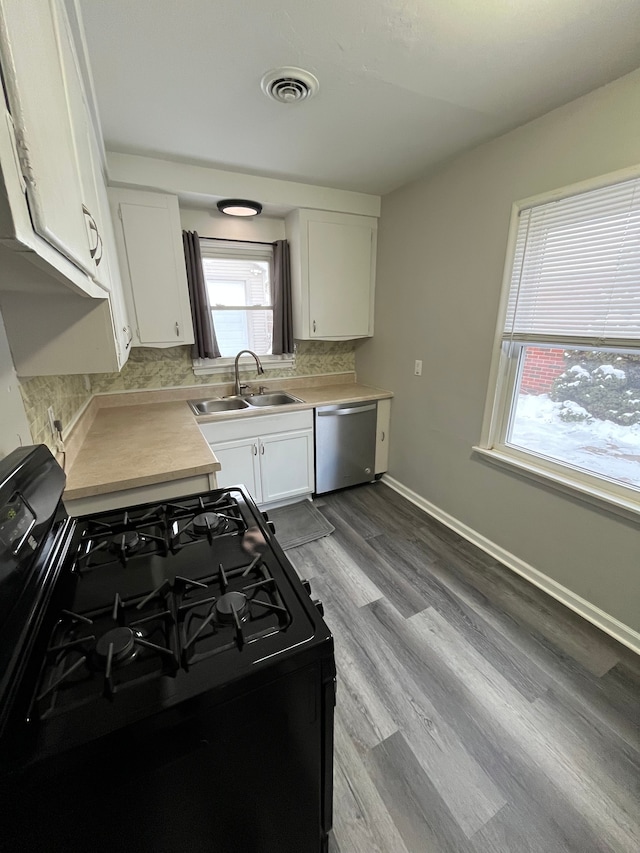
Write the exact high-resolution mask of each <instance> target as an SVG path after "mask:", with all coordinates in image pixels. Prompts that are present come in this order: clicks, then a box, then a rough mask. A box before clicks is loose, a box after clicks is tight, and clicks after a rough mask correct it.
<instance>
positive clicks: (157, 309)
mask: <svg viewBox="0 0 640 853" xmlns="http://www.w3.org/2000/svg"><path fill="white" fill-rule="evenodd" d="M109 199H110V202H111V213H112V219H113V223H114V227H115V230H116V246H117V248H118V255H119V258H120V269H121V271H122V279H123V285H124V292H125V297H126V298H127V305H128V309H129V317H130V319H131V321H132V327H133V344H134V346H150V347H171V346H178V345H180V344H192V343H193V325H192V322H191V305H190V302H189V289H188V286H187V272H186V266H185V260H184V250H183V247H182V229H181V225H180V211H179V208H178V199H177V198H176V197H175V196H171V195H164V194H162V193H150V192H141V191H138V190H127V189H115V188H110V189H109Z"/></svg>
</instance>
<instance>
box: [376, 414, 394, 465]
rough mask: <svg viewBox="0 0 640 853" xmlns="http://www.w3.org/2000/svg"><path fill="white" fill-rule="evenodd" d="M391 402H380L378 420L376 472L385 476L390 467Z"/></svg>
mask: <svg viewBox="0 0 640 853" xmlns="http://www.w3.org/2000/svg"><path fill="white" fill-rule="evenodd" d="M390 423H391V400H378V416H377V419H376V462H375V469H374V472H375V473H376V474H383V473H384V472H385V471H386V470H387V469H388V467H389V425H390Z"/></svg>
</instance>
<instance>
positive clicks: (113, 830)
mask: <svg viewBox="0 0 640 853" xmlns="http://www.w3.org/2000/svg"><path fill="white" fill-rule="evenodd" d="M322 663H323V662H322V661H321V660H317V661H316V662H314V663H312V664H309V665H307V666H305V667H304V668H302V669H299V670H296V671H293V672H288V673H281V674H280V675H279V676H278V675H277V674H276V673H275V672H272V673H271V678H270V680H269V681H267V682H266V683H261V684H257V685H256V686H255V687H254V688H253V689H245V690H243V691H242V692H238V689H237V688H234V692H235V694H236V695H235V696H234V697H233V698H229V699H228V700H227V701H220V695H219V693H218V692H217V691H210V692H209V693H206V694H203V695H200V696H197V697H196V698H195V699H193V700H189V701H188V702H185V703H184V704H183V705H180V706H178V707H176V708H173V709H171V710H170V711H166V712H163V713H161V714H158V715H156V716H155V717H152V718H149V719H148V720H144V721H141V722H139V723H136V724H135V725H134V726H131V727H130V728H128V729H125V730H120V731H118V732H115V733H113V734H112V735H109V736H107V737H105V738H103V739H102V740H100V741H97V742H94V743H92V744H86V745H84V746H83V747H79V748H78V749H76V750H75V751H74V753H73V754H69V753H68V754H66V755H65V756H59V757H58V758H57V760H56V761H53V760H52V761H50V762H49V763H47V764H44V763H43V764H41V765H38V766H35V767H33V768H31V770H29V771H24V772H23V773H20V774H16V775H14V776H13V777H12V778H10V779H6V778H5V779H4V783H3V784H2V785H0V796H2V809H3V833H2V835H3V838H2V842H0V849H2V850H7V851H9V850H11V851H12V853H26V851H29V853H38V851H42V853H45V851H46V853H52V851H65V853H86V851H87V850H91V851H92V853H113V851H114V850H119V849H123V848H126V849H128V850H135V851H136V853H157V852H158V851H162V853H174V852H175V853H183V851H185V850H189V853H212V851H215V853H275V851H277V853H322V851H325V850H326V849H327V837H326V836H327V832H328V829H329V828H330V822H331V768H332V754H331V753H332V747H333V737H332V733H333V704H332V703H333V699H332V693H333V688H332V683H333V682H330V683H329V684H325V683H323V681H322V677H323V665H322ZM324 670H325V671H326V667H325V668H324ZM191 675H193V676H194V677H198V675H197V666H194V667H193V670H192V671H191V672H190V673H189V676H191ZM244 683H245V684H246V683H247V680H245V682H244ZM5 816H6V822H7V823H8V824H10V825H9V826H7V827H6V828H5V826H4V823H5ZM3 843H4V845H6V846H3Z"/></svg>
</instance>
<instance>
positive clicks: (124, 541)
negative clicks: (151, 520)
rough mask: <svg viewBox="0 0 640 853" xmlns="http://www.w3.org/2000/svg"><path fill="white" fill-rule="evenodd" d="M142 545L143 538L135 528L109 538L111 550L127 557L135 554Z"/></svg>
mask: <svg viewBox="0 0 640 853" xmlns="http://www.w3.org/2000/svg"><path fill="white" fill-rule="evenodd" d="M143 545H144V539H143V537H141V536H140V534H139V533H137V532H136V531H135V530H128V531H127V532H126V533H122V534H120V535H118V536H114V537H113V539H112V540H111V550H112V551H115V552H116V553H119V554H124V555H126V556H127V557H128V556H130V555H131V554H135V553H136V551H139V550H140V548H142V546H143Z"/></svg>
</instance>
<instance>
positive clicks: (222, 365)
mask: <svg viewBox="0 0 640 853" xmlns="http://www.w3.org/2000/svg"><path fill="white" fill-rule="evenodd" d="M260 363H261V364H262V366H263V368H264V372H265V373H268V372H269V371H270V370H284V369H287V368H290V367H295V364H296V358H295V355H293V354H286V355H261V356H260ZM234 364H235V359H234V358H196V359H194V360H193V372H194V373H195V375H196V376H206V375H207V374H211V373H233V368H234ZM246 366H248V367H253V368H255V364H254V362H253V361H250V362H244V361H240V367H241V368H244V367H246Z"/></svg>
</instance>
